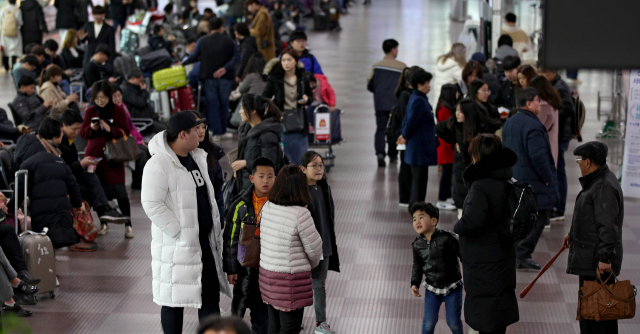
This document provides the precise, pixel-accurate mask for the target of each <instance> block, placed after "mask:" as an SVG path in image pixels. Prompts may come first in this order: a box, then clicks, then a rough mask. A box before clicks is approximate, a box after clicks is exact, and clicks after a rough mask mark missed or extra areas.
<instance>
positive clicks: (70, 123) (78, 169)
mask: <svg viewBox="0 0 640 334" xmlns="http://www.w3.org/2000/svg"><path fill="white" fill-rule="evenodd" d="M60 120H61V121H62V141H61V142H60V145H58V148H59V149H60V153H61V154H60V157H61V158H62V159H63V160H64V162H65V163H66V164H67V165H69V168H71V172H72V173H73V176H75V178H76V180H77V181H78V184H79V185H80V192H81V193H82V198H83V199H85V200H86V201H87V202H88V203H89V204H91V206H92V207H93V209H94V210H96V212H97V213H98V217H99V218H100V222H103V223H120V224H124V223H126V222H127V221H128V220H129V217H126V216H123V215H122V214H121V213H120V212H118V211H116V210H115V209H113V208H111V206H110V205H109V202H108V200H107V195H106V194H105V193H104V189H103V188H102V184H101V183H100V180H99V179H98V176H97V175H96V174H95V173H93V172H90V171H88V168H89V166H93V167H92V168H95V167H96V166H97V165H98V162H96V161H93V159H94V158H93V157H90V156H85V157H84V158H82V160H78V149H77V148H76V145H74V144H73V141H74V140H75V139H76V137H77V136H78V133H80V128H81V127H82V116H80V113H79V112H77V111H76V110H72V109H68V110H65V112H63V113H62V116H61V117H60Z"/></svg>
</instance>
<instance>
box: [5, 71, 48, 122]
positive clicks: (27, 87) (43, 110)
mask: <svg viewBox="0 0 640 334" xmlns="http://www.w3.org/2000/svg"><path fill="white" fill-rule="evenodd" d="M35 85H36V79H34V78H33V77H31V76H28V75H23V76H22V78H20V80H19V81H18V86H19V90H18V94H17V95H16V97H15V98H14V99H13V102H12V106H13V108H14V109H15V111H16V113H17V114H18V115H20V117H21V118H22V124H25V125H27V126H30V127H31V129H33V130H36V131H37V129H38V127H39V126H40V122H42V120H43V119H45V118H46V117H47V116H49V110H50V109H51V106H52V105H53V101H51V100H47V101H44V100H43V99H42V98H41V97H40V96H38V95H36V93H35Z"/></svg>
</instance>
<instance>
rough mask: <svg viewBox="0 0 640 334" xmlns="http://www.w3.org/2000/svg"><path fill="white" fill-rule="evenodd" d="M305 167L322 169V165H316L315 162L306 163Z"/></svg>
mask: <svg viewBox="0 0 640 334" xmlns="http://www.w3.org/2000/svg"><path fill="white" fill-rule="evenodd" d="M307 167H309V168H313V169H324V165H316V164H313V165H307Z"/></svg>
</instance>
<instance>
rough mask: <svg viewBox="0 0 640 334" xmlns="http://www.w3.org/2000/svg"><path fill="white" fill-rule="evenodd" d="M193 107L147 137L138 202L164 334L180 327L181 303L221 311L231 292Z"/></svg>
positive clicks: (201, 314) (204, 310)
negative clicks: (147, 223)
mask: <svg viewBox="0 0 640 334" xmlns="http://www.w3.org/2000/svg"><path fill="white" fill-rule="evenodd" d="M204 121H205V119H201V120H199V121H196V117H195V115H194V114H193V113H192V112H191V111H181V112H179V113H176V114H174V115H173V116H171V118H170V119H169V123H168V130H166V131H163V132H160V133H158V134H157V135H155V136H154V137H153V139H152V140H151V142H150V143H149V152H150V153H151V155H152V157H151V159H149V161H148V162H147V164H146V166H145V168H144V173H143V176H142V195H141V199H142V207H143V208H144V211H145V212H146V214H147V215H148V216H149V219H151V223H152V224H151V259H152V260H151V268H152V273H153V301H154V302H155V303H156V304H158V305H160V306H162V310H161V315H160V319H161V322H162V329H163V331H164V333H165V334H168V333H182V321H183V311H184V307H195V308H199V310H198V318H199V319H203V318H204V317H206V316H208V315H211V314H216V313H220V306H219V303H220V292H222V293H224V294H226V295H227V296H229V297H231V289H230V287H229V285H228V283H227V279H226V275H225V273H224V272H223V270H222V240H221V235H222V233H221V229H222V226H221V222H220V214H219V213H218V206H217V205H216V200H215V196H214V190H213V186H212V184H211V181H210V178H209V175H208V167H207V160H206V158H207V153H206V152H205V151H204V150H202V149H199V148H198V144H199V141H198V131H197V128H198V127H199V126H205V125H204V124H203V123H204Z"/></svg>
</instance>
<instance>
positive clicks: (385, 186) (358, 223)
mask: <svg viewBox="0 0 640 334" xmlns="http://www.w3.org/2000/svg"><path fill="white" fill-rule="evenodd" d="M371 2H372V3H371V4H370V5H366V6H364V5H363V4H362V2H361V1H360V0H358V1H357V2H356V3H355V4H354V5H353V6H352V7H350V8H349V13H348V14H346V15H343V16H342V17H341V18H340V25H341V26H342V31H340V32H327V31H323V32H316V31H313V29H312V28H311V26H312V24H310V23H309V22H306V23H304V22H303V24H306V25H307V26H308V27H309V28H308V29H307V34H308V48H309V49H310V50H311V52H312V53H313V54H314V55H315V56H316V58H317V59H318V61H319V62H320V63H321V65H322V69H323V71H324V74H325V75H326V76H327V78H328V79H329V81H330V83H331V85H332V86H333V88H334V89H335V92H336V96H337V107H338V108H339V109H341V110H343V111H344V113H343V114H342V115H341V125H342V136H343V137H344V138H345V140H344V141H343V142H342V143H340V144H339V145H335V146H334V147H333V152H334V154H335V166H334V167H332V168H331V170H330V172H328V174H327V180H328V182H329V184H330V185H331V187H332V193H333V198H334V201H335V232H336V238H337V246H338V248H339V251H340V258H341V272H340V273H336V272H331V271H330V272H329V274H328V279H327V283H326V285H327V313H328V314H327V317H328V320H327V322H328V323H329V324H330V325H331V328H332V329H333V330H335V331H336V332H337V333H340V334H409V333H419V332H420V331H421V326H422V317H423V309H424V301H423V299H422V298H416V297H414V296H413V295H412V294H411V289H410V277H411V269H412V250H411V243H412V242H413V241H414V239H415V237H416V233H415V231H414V229H413V226H412V218H411V216H410V215H409V214H408V213H407V209H406V208H402V207H399V206H398V169H399V164H397V163H393V164H389V163H388V160H387V166H386V167H385V168H379V167H378V166H377V161H376V155H375V150H374V145H373V135H374V132H375V128H376V123H375V116H374V115H375V113H374V105H373V102H374V100H373V96H372V94H371V93H370V92H369V91H367V87H366V86H367V77H368V75H369V73H370V70H371V66H372V64H373V63H375V62H377V61H380V60H381V59H382V58H383V56H384V54H383V52H382V50H381V44H382V42H383V41H384V40H385V39H388V38H393V39H396V40H397V41H398V42H399V54H398V60H400V61H402V62H404V63H406V64H407V65H408V66H413V65H417V66H420V67H422V68H424V69H425V70H426V71H428V72H431V73H436V60H437V58H438V57H439V56H440V55H442V54H445V53H446V52H448V51H449V49H450V47H451V45H452V44H453V43H455V42H457V40H458V37H459V35H460V33H461V32H462V31H463V28H464V22H458V21H453V20H452V19H451V18H450V13H451V10H450V6H451V3H452V1H449V0H372V1H371ZM466 2H467V4H468V15H469V16H470V18H472V19H476V20H477V19H478V2H479V1H472V0H470V1H466ZM514 3H516V5H515V6H514V7H513V8H514V11H515V13H516V14H517V15H518V24H519V25H520V27H521V28H522V29H524V30H525V31H526V32H527V33H532V30H534V29H539V27H540V16H541V13H540V12H539V10H538V9H535V8H534V7H532V6H531V5H534V4H539V1H524V0H523V1H514ZM536 11H538V12H537V13H536ZM306 20H311V21H312V19H306ZM50 36H52V38H54V39H58V40H59V36H58V34H57V33H56V32H51V34H50ZM45 39H46V37H45ZM145 39H146V38H145ZM283 40H286V39H285V38H283ZM613 73H614V71H612V70H589V69H585V70H580V72H579V79H580V81H581V83H580V84H579V85H574V86H572V89H575V90H577V91H578V92H579V94H580V97H581V99H582V101H583V102H584V105H585V107H586V111H587V112H586V120H585V124H584V127H583V131H582V133H583V137H584V141H585V142H586V141H592V140H599V139H598V138H597V135H598V133H599V132H600V131H601V129H602V127H603V122H604V120H605V119H606V117H607V116H606V114H607V113H608V112H609V110H611V108H612V106H611V103H610V102H609V101H603V102H602V103H601V108H602V110H603V114H605V115H604V116H602V117H601V118H600V119H599V120H598V117H597V114H596V109H597V108H598V106H597V104H598V93H600V94H601V95H606V96H609V95H611V91H612V80H613V78H614V77H613ZM559 74H560V75H561V76H563V77H564V76H565V71H564V70H560V71H559ZM15 94H16V92H15V88H14V83H13V80H12V78H11V76H10V75H8V74H2V75H0V107H2V108H5V109H6V105H7V103H8V102H11V101H12V100H13V98H14V97H15ZM437 95H438V93H437V92H435V91H431V92H430V93H429V94H428V97H429V101H430V103H431V105H432V106H435V104H436V100H435V99H436V98H437ZM606 144H607V145H609V159H608V163H609V166H610V168H611V169H612V170H613V171H614V172H615V171H617V169H618V168H619V166H620V164H621V161H622V159H621V157H622V153H621V152H622V145H623V142H622V139H621V138H617V139H607V140H606ZM221 145H222V146H223V147H224V149H225V151H227V152H228V151H231V150H233V149H234V148H236V146H237V135H235V136H234V138H233V139H223V140H222V141H221ZM578 145H579V143H578V142H577V141H576V140H572V141H571V142H570V145H569V150H568V152H567V153H566V155H565V159H566V161H567V163H566V172H567V178H568V185H569V189H568V198H567V208H566V212H565V219H564V220H560V221H554V222H551V227H550V228H549V229H545V230H544V232H543V234H542V237H541V238H540V241H539V243H538V245H537V248H536V250H535V252H534V253H533V259H534V260H535V261H536V262H538V263H539V264H541V265H543V264H545V263H547V261H548V260H549V259H551V257H552V256H553V255H554V254H555V253H556V252H557V251H558V250H559V249H560V247H561V246H562V241H563V237H564V236H565V235H566V234H567V233H568V231H569V228H570V225H571V218H572V214H573V208H574V203H575V199H576V196H577V195H578V193H579V192H580V191H581V185H580V182H579V181H578V178H579V177H580V170H579V168H578V166H577V165H576V164H575V162H574V157H573V155H572V154H571V153H572V151H573V149H575V148H576V147H577V146H578ZM319 151H320V152H322V153H323V154H324V152H325V150H324V149H319ZM220 162H221V164H222V168H223V170H224V172H225V173H226V174H227V175H230V174H231V173H232V169H231V167H230V164H229V163H228V160H227V158H226V157H225V158H224V159H222V160H221V161H220ZM439 175H440V174H439V171H438V166H431V167H430V168H429V177H428V179H429V183H428V187H427V202H432V203H435V202H436V201H437V195H438V184H439V179H440V177H439ZM130 182H131V174H130V171H127V182H126V184H127V190H128V192H129V196H130V200H131V218H132V224H133V227H134V229H135V238H133V239H125V238H123V234H124V226H122V225H114V224H111V225H110V233H109V234H108V235H105V236H99V237H98V238H97V239H96V242H97V244H98V250H97V251H96V252H86V253H82V252H71V251H69V250H65V249H61V250H57V251H56V266H57V268H56V270H57V274H58V275H59V282H60V286H59V287H58V288H57V289H56V297H55V299H50V298H46V297H43V298H42V299H41V300H40V301H39V302H38V304H37V305H35V306H25V307H24V308H25V309H28V310H30V311H32V312H33V315H32V316H31V317H29V318H24V319H26V320H25V321H26V323H27V324H28V325H29V326H30V328H31V330H32V332H33V333H48V334H56V333H60V334H62V333H65V334H72V333H101V334H106V333H114V334H116V333H118V334H119V333H161V332H162V328H161V325H160V306H158V305H156V304H155V303H154V302H153V300H152V289H151V286H152V276H151V275H152V267H151V252H150V244H151V221H150V220H149V218H148V217H147V215H146V214H145V212H144V210H143V208H142V205H141V202H140V196H141V192H140V190H135V189H130V188H129V185H130ZM624 205H625V219H624V226H623V236H622V240H623V245H624V261H623V264H622V271H621V274H620V279H624V280H631V282H632V283H636V284H638V283H640V243H639V240H640V222H639V221H640V220H638V217H639V216H640V203H639V202H638V201H637V200H636V199H626V200H625V203H624ZM94 220H95V221H96V222H98V219H97V216H96V215H95V213H94ZM456 221H457V215H456V211H440V222H439V223H438V227H439V228H442V229H447V230H452V229H453V226H454V224H455V223H456ZM567 254H568V252H566V251H565V252H564V253H563V254H562V255H561V256H560V257H559V258H558V259H557V261H555V263H554V264H553V265H552V266H551V268H549V270H548V271H547V272H546V273H545V274H544V275H543V276H542V277H541V278H540V279H539V280H538V282H537V283H536V284H535V286H534V287H533V288H532V290H531V291H530V293H529V294H528V295H527V296H526V297H525V298H523V299H520V298H518V307H519V313H520V321H518V322H517V323H515V324H513V325H511V326H509V328H508V330H507V333H509V334H529V333H540V334H542V333H549V334H560V333H579V324H578V322H577V321H576V302H577V298H578V288H577V287H578V277H577V276H575V275H568V274H566V267H567ZM536 274H537V273H536V272H522V271H518V272H517V288H516V293H519V292H520V291H521V290H522V289H523V288H524V287H525V286H527V284H528V283H529V282H531V280H533V279H534V278H535V276H536ZM423 290H424V288H421V291H423ZM230 303H231V300H230V299H229V298H228V297H226V296H224V295H222V296H221V303H220V307H221V310H222V312H223V314H229V312H230V311H229V309H230ZM248 314H249V312H247V315H246V316H245V320H246V321H247V323H249V315H248ZM462 317H463V320H464V313H463V315H462ZM303 325H304V329H303V330H302V331H301V333H314V329H315V316H314V310H313V307H307V308H306V309H305V312H304V320H303ZM197 327H198V318H197V310H196V309H193V308H187V309H186V310H185V324H184V333H196V329H197ZM464 327H465V330H464V331H465V333H467V331H468V326H467V325H466V324H465V325H464ZM619 331H620V333H640V318H638V317H636V318H635V319H628V320H621V321H619ZM435 332H436V333H450V330H449V328H448V326H447V324H446V321H445V308H444V306H443V307H442V308H441V309H440V321H439V322H438V324H437V326H436V331H435Z"/></svg>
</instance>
